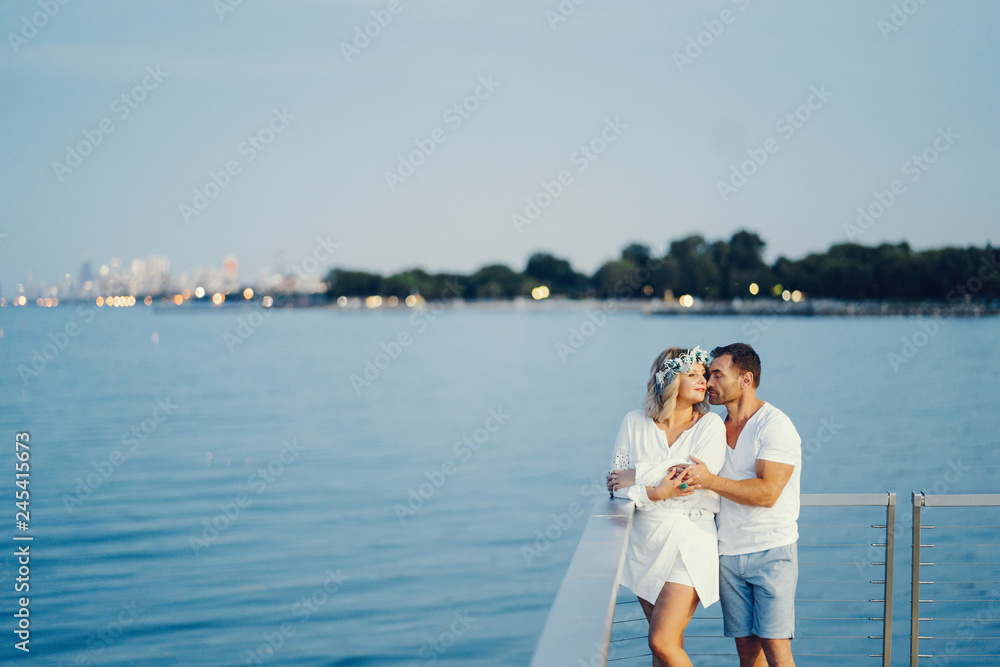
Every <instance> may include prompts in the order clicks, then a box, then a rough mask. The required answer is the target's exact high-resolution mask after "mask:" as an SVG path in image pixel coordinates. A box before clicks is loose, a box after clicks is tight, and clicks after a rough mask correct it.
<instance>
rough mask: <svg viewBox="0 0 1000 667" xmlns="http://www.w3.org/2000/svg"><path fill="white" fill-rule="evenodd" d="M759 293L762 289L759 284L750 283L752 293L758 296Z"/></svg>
mask: <svg viewBox="0 0 1000 667" xmlns="http://www.w3.org/2000/svg"><path fill="white" fill-rule="evenodd" d="M759 291H760V287H758V286H757V283H750V293H751V294H753V295H756V294H757V292H759Z"/></svg>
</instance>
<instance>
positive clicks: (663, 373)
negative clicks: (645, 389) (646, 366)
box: [656, 347, 709, 396]
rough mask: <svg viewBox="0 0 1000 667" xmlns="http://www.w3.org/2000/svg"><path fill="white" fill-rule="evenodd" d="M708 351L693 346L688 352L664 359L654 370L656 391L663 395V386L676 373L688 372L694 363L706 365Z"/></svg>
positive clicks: (672, 379) (668, 382)
mask: <svg viewBox="0 0 1000 667" xmlns="http://www.w3.org/2000/svg"><path fill="white" fill-rule="evenodd" d="M708 359H709V357H708V352H706V351H705V350H703V349H701V348H700V347H695V348H694V349H692V350H691V351H690V352H688V353H686V354H682V355H681V356H679V357H674V358H672V359H664V360H663V363H662V364H661V365H660V370H658V371H656V393H657V394H658V395H660V396H663V388H664V387H665V386H667V385H668V384H670V383H671V382H673V381H674V377H676V376H677V374H678V373H688V372H690V371H691V367H692V366H694V365H695V364H702V365H704V366H708Z"/></svg>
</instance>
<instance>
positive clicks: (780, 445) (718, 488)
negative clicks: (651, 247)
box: [686, 343, 802, 667]
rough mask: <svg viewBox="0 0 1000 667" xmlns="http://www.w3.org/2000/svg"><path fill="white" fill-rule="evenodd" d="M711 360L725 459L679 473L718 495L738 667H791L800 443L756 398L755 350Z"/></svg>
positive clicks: (731, 351)
mask: <svg viewBox="0 0 1000 667" xmlns="http://www.w3.org/2000/svg"><path fill="white" fill-rule="evenodd" d="M712 357H713V359H712V363H711V366H709V375H710V377H709V381H708V400H709V402H710V403H711V404H713V405H725V406H726V410H727V411H728V415H727V416H726V421H725V423H726V441H727V444H728V445H729V447H728V448H727V449H726V462H725V464H724V465H723V467H722V470H720V471H719V474H718V475H713V474H712V473H711V472H710V471H709V470H708V468H707V467H706V466H705V464H704V463H702V462H701V461H699V460H698V459H695V458H694V457H692V460H693V461H694V462H695V463H696V465H694V466H691V467H690V468H688V470H687V471H686V476H687V480H688V481H691V482H692V484H696V485H698V486H700V487H701V488H704V489H708V490H710V491H714V492H716V493H717V494H719V496H721V507H720V509H719V514H718V516H717V522H718V528H719V589H720V590H719V592H720V596H721V601H722V616H723V633H724V634H725V635H726V636H727V637H734V638H735V639H736V651H737V653H739V656H740V667H754V666H756V667H763V666H764V665H765V664H767V665H770V667H786V666H789V665H794V664H795V661H794V659H793V658H792V645H791V638H792V637H793V635H794V630H795V584H796V581H797V580H798V555H797V549H796V542H797V541H798V538H799V534H798V524H797V520H798V516H799V474H800V472H801V467H802V439H801V438H800V437H799V434H798V433H797V432H796V430H795V427H794V426H793V425H792V422H791V420H790V419H789V418H788V417H787V416H785V414H784V413H783V412H781V410H778V409H777V408H776V407H774V406H773V405H771V404H769V403H765V402H764V401H762V400H760V399H759V398H757V387H758V385H759V384H760V357H758V356H757V353H756V352H755V351H754V349H753V348H752V347H750V346H749V345H746V344H744V343H733V344H732V345H726V346H724V347H717V348H715V349H714V350H712ZM762 651H763V656H762V655H761V652H762ZM765 656H766V658H767V663H765V662H764V661H763V658H764V657H765Z"/></svg>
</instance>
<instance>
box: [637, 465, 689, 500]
mask: <svg viewBox="0 0 1000 667" xmlns="http://www.w3.org/2000/svg"><path fill="white" fill-rule="evenodd" d="M686 480H687V470H686V469H685V470H683V471H680V472H679V473H674V474H673V475H670V476H667V477H664V478H663V479H661V480H660V483H659V484H657V485H656V486H647V487H646V495H647V496H648V497H649V499H650V500H654V501H655V500H669V499H670V498H683V497H684V496H690V495H691V494H692V493H694V492H695V491H697V490H698V489H700V488H701V487H700V486H699V485H697V484H692V483H691V482H689V481H686ZM681 484H685V488H683V489H682V488H681Z"/></svg>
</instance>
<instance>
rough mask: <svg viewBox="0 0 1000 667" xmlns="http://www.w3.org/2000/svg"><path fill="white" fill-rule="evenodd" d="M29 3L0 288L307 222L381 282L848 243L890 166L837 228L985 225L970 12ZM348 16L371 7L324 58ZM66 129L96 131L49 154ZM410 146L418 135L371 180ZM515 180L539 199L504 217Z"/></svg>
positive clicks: (11, 5) (0, 197)
mask: <svg viewBox="0 0 1000 667" xmlns="http://www.w3.org/2000/svg"><path fill="white" fill-rule="evenodd" d="M226 1H227V0H219V3H217V5H218V4H221V3H223V2H226ZM233 1H234V2H235V0H233ZM48 4H49V3H48V2H46V0H41V2H39V0H34V1H27V0H9V1H7V2H4V3H3V4H2V5H0V28H2V33H3V35H4V39H3V43H2V44H0V90H2V91H3V92H2V97H3V104H2V105H0V127H2V131H0V160H2V169H3V178H2V179H0V202H2V204H3V209H2V210H3V213H2V217H0V234H3V235H4V236H0V282H2V284H3V293H4V294H5V295H7V296H9V295H10V294H11V293H12V292H13V290H14V289H15V285H16V283H17V282H20V281H22V280H24V278H25V276H26V275H27V273H28V271H34V272H35V274H36V276H37V278H38V279H39V280H43V281H54V280H56V279H58V278H59V277H60V276H61V275H62V274H64V273H66V272H70V273H73V274H74V275H75V274H76V271H77V269H78V267H79V265H80V262H81V260H82V258H83V257H84V256H85V255H86V256H89V257H91V258H92V259H93V261H94V262H95V263H97V264H100V263H105V262H107V261H108V260H109V259H110V258H111V257H119V258H121V259H123V260H126V261H127V260H128V259H131V258H133V257H145V256H148V255H152V254H161V255H167V256H169V257H170V258H171V261H172V264H173V270H174V273H175V274H176V273H179V272H180V271H183V270H189V269H193V268H195V267H196V266H199V265H201V266H217V265H219V264H220V263H221V261H222V258H223V256H224V255H226V254H230V253H231V254H234V255H236V256H237V257H238V258H239V260H240V269H241V274H242V275H243V276H245V277H248V278H253V277H256V276H257V274H258V272H259V269H260V268H263V267H269V266H271V265H272V263H273V260H274V257H275V253H276V252H277V250H278V249H283V250H284V254H285V257H286V260H287V261H288V262H289V263H295V262H296V261H297V260H300V259H301V258H303V257H306V256H309V255H311V254H312V253H313V251H314V249H315V248H316V246H317V242H316V239H317V238H318V237H323V238H330V239H332V240H333V241H335V242H336V243H337V244H338V248H337V251H336V253H335V257H333V259H332V260H330V262H329V263H328V264H329V265H337V266H343V267H351V268H364V269H368V270H373V271H378V272H382V273H389V272H393V271H397V270H401V269H404V268H408V267H412V266H423V267H424V268H426V269H428V270H430V271H459V272H470V271H472V270H474V269H476V268H478V267H480V266H482V265H484V264H488V263H493V262H502V263H506V264H508V265H510V266H512V267H513V268H515V269H522V268H523V267H524V264H525V262H526V260H527V258H528V256H529V255H530V254H531V253H532V252H535V251H538V250H545V251H549V252H552V253H554V254H556V255H557V256H561V257H566V258H568V259H569V260H570V261H571V262H572V263H573V265H574V267H575V268H577V269H578V270H582V271H585V272H591V271H593V270H594V269H596V268H597V267H598V266H599V265H600V264H601V263H602V262H603V261H605V260H607V259H609V258H612V257H614V256H617V254H618V252H619V251H620V249H621V248H622V247H623V246H625V245H626V244H628V243H630V242H633V241H638V242H643V243H647V244H650V245H652V246H653V247H654V249H657V250H659V249H662V248H663V247H664V246H665V244H666V243H667V242H668V241H669V240H672V239H677V238H680V237H682V236H685V235H688V234H691V233H700V234H703V235H704V236H706V237H708V238H709V239H716V238H728V236H729V235H730V234H732V233H733V232H734V231H735V230H737V229H742V228H747V229H751V230H754V231H756V232H758V233H759V234H761V236H762V237H763V238H764V239H765V240H766V241H767V242H768V249H767V256H768V259H772V260H773V259H774V258H775V257H777V256H778V255H782V254H783V255H786V256H789V257H799V256H801V255H803V254H805V253H807V252H809V251H816V250H824V249H826V248H827V247H828V246H829V245H830V244H832V243H838V242H843V241H846V240H848V236H847V232H846V231H845V225H850V224H852V223H855V221H856V219H857V217H858V213H857V209H858V207H863V208H868V207H870V206H871V205H872V204H873V203H874V202H877V198H876V195H875V193H876V192H883V191H890V192H891V184H892V183H893V181H897V180H898V181H900V184H899V185H900V186H902V189H901V190H900V191H901V194H898V195H896V196H894V201H892V203H891V205H888V206H887V207H886V209H885V210H884V213H883V214H882V215H881V216H880V217H878V218H877V219H876V220H874V221H873V224H871V225H870V226H869V227H868V228H867V229H864V230H862V231H863V233H862V234H861V236H860V237H857V238H856V240H857V241H858V242H861V243H866V244H871V243H878V242H881V241H886V240H888V241H892V242H897V241H901V240H906V241H909V242H910V243H911V244H912V245H913V246H914V247H916V248H926V247H938V246H945V245H970V244H971V245H984V244H985V243H986V242H987V241H988V240H992V241H993V242H994V243H995V242H996V240H997V239H996V234H995V230H996V229H997V225H996V222H997V211H998V210H1000V206H998V204H1000V201H998V199H1000V188H996V187H994V184H993V180H994V179H995V176H996V173H997V170H996V166H995V160H996V158H997V156H998V155H1000V150H998V149H1000V129H998V126H997V123H996V119H995V110H996V109H997V108H998V107H1000V104H998V102H1000V99H998V97H1000V85H998V84H1000V81H998V79H1000V67H998V64H1000V58H998V56H1000V42H998V40H997V39H996V35H997V34H1000V5H997V4H996V3H993V2H987V1H982V2H975V1H971V0H966V1H958V2H949V3H944V2H936V1H934V0H928V1H926V2H924V3H923V4H921V3H920V2H918V0H908V1H907V2H899V1H898V0H897V1H896V2H889V1H884V0H865V1H864V2H860V1H853V0H852V1H848V2H838V3H812V2H810V3H774V2H763V1H761V0H738V1H736V2H734V1H730V0H717V1H715V2H683V3H680V2H653V1H635V2H617V3H612V2H599V1H598V0H588V1H586V2H583V3H582V4H580V5H578V6H577V5H574V4H573V3H572V0H564V2H562V6H563V7H570V6H572V7H575V11H574V12H573V13H572V14H571V15H569V16H567V17H562V16H560V18H565V19H566V20H564V21H560V22H558V23H555V22H554V21H553V17H554V16H557V15H558V14H557V13H558V12H559V7H560V2H559V1H558V0H547V1H538V2H529V1H526V0H503V1H499V0H497V1H494V2H458V1H457V0H450V1H445V0H400V1H399V3H398V5H396V4H392V3H390V1H389V0H379V1H376V2H319V1H314V0H284V1H280V2H279V1H277V0H272V1H267V0H243V2H242V3H240V4H239V5H237V6H235V7H234V8H233V11H230V12H226V13H224V14H222V15H221V17H220V14H219V12H218V10H217V8H216V7H215V6H213V2H211V1H210V0H198V1H172V2H143V3H137V2H128V1H125V0H121V1H115V0H107V1H104V2H100V3H95V2H82V1H80V0H77V1H76V2H69V4H67V5H65V6H61V5H58V3H57V2H56V0H52V2H51V4H52V5H53V6H58V11H56V12H54V14H53V15H52V16H51V17H48V16H45V17H44V20H43V19H42V18H41V17H42V15H41V14H40V13H41V12H42V11H43V9H42V7H43V6H48ZM390 5H391V6H392V7H391V8H393V9H395V10H396V12H397V13H395V14H392V13H391V12H390V11H389V9H390ZM894 7H895V9H894ZM904 10H908V11H909V12H910V13H906V11H904ZM49 11H50V13H51V12H52V9H51V8H50V10H49ZM894 11H895V12H896V15H895V18H896V24H898V25H894V24H893V23H892V20H893V13H894ZM372 12H375V13H376V15H380V16H381V17H382V18H383V21H384V22H385V18H386V17H387V16H388V17H391V21H388V22H387V24H386V25H385V26H379V27H378V34H377V36H375V37H372V38H371V39H370V41H369V42H368V43H367V44H366V45H365V46H364V47H363V48H358V47H355V48H357V52H353V53H351V54H349V55H350V62H348V57H345V54H344V52H343V48H342V44H344V43H347V44H352V41H353V40H354V39H355V36H356V29H359V30H361V31H363V30H364V29H365V26H366V24H369V23H371V22H372V21H374V20H375V18H374V17H373V15H372ZM904 18H905V22H904V20H903V19H904ZM32 20H34V21H35V23H36V24H42V25H41V27H38V28H37V30H36V31H32V30H31V29H30V28H26V27H25V26H26V23H25V22H26V21H27V23H28V24H30V23H31V22H32ZM880 22H882V23H880ZM374 26H375V24H372V25H370V26H368V27H369V30H370V31H371V32H376V30H375V27H374ZM887 26H889V27H887ZM891 28H898V29H896V30H891ZM890 30H891V31H890ZM713 32H714V33H715V34H713ZM26 35H30V37H26ZM689 39H690V40H691V41H689ZM698 41H701V43H702V45H701V46H700V52H699V49H698V47H693V46H691V44H692V42H693V43H695V44H697V42H698ZM359 44H364V42H363V41H359ZM688 49H689V50H688ZM686 50H688V52H687V55H688V56H693V57H690V60H689V61H686V62H681V63H680V66H678V60H677V57H676V56H675V54H685V51H686ZM151 71H152V72H158V76H157V77H152V76H151V75H150V74H149V73H150V72H151ZM482 81H487V82H490V85H489V86H488V87H487V86H484V85H483V84H482ZM144 83H145V86H146V87H145V88H143V85H144ZM136 86H139V87H140V90H139V91H138V94H135V95H133V92H132V91H133V90H134V89H135V87H136ZM477 89H478V92H479V93H480V98H479V99H476V98H475V95H476V92H477ZM816 91H819V92H820V93H822V95H821V96H816ZM122 95H126V101H122V100H121V96H122ZM469 96H472V100H471V101H467V107H469V108H471V109H472V110H468V109H467V110H466V111H465V117H461V116H458V115H457V112H454V111H452V112H450V113H449V109H452V107H453V105H455V104H462V103H463V100H467V98H469ZM136 97H143V98H144V99H141V101H137V100H136V99H135V98H136ZM116 100H118V101H117V102H116ZM127 102H131V106H132V107H134V108H130V107H128V106H127ZM810 102H811V103H812V107H813V108H809V106H808V104H809V103H810ZM803 105H806V106H803ZM126 109H127V111H128V114H127V115H125V110H126ZM796 113H798V114H799V120H798V121H796V122H795V125H796V126H792V125H791V124H790V123H789V122H788V121H785V123H784V124H782V123H780V121H781V120H782V119H783V118H785V116H786V115H787V114H792V116H793V118H794V116H795V114H796ZM276 114H277V116H276ZM456 119H458V120H460V121H461V122H460V123H458V120H456ZM102 122H104V127H105V128H107V127H110V128H111V129H112V131H111V132H110V133H104V132H101V135H102V136H101V140H100V142H99V143H97V142H93V141H91V140H90V139H88V138H87V135H86V134H85V133H89V136H90V137H91V138H93V137H96V136H97V134H95V132H97V131H99V130H100V128H101V123H102ZM612 126H613V127H615V128H616V130H615V131H613V132H612V131H607V130H606V129H605V128H610V127H612ZM273 128H280V131H275V129H273ZM789 128H791V130H794V131H790V130H789ZM948 128H950V131H949V129H948ZM435 131H437V133H436V134H435ZM602 131H604V132H605V136H604V137H602ZM253 136H257V137H258V139H257V141H258V142H263V140H269V141H270V143H266V145H265V144H264V143H259V145H260V146H261V147H262V148H261V150H257V149H252V148H251V144H250V143H247V142H248V138H249V137H253ZM435 136H436V137H437V139H438V140H439V141H440V140H441V139H442V138H443V142H435V141H434V138H433V137H435ZM939 136H950V137H951V138H950V139H949V140H948V141H938V144H937V148H935V141H936V139H937V138H938V137H939ZM611 139H613V140H611ZM80 142H84V144H85V145H84V147H83V148H84V150H87V148H88V146H87V145H86V144H87V143H92V144H96V145H92V146H90V147H89V148H91V149H92V150H91V151H90V152H89V154H88V155H86V156H83V157H81V158H80V161H79V164H78V165H77V166H75V167H73V168H72V169H70V170H68V171H67V170H66V169H63V168H61V167H58V166H54V163H60V164H68V163H67V162H66V161H67V146H70V147H75V146H78V145H79V144H80ZM418 142H420V143H422V145H424V146H425V148H426V147H428V146H429V145H431V144H433V146H434V150H433V152H432V153H430V155H427V156H417V158H418V160H417V161H421V160H420V159H419V158H421V157H422V158H423V159H422V164H420V165H419V166H417V167H415V168H414V170H413V173H412V174H411V175H407V176H406V177H405V178H403V179H402V180H401V182H400V181H399V180H395V179H394V180H395V182H394V184H393V187H390V185H389V184H387V179H386V173H387V172H392V171H395V170H397V169H398V168H399V159H400V158H399V156H400V155H403V156H407V155H409V154H410V153H412V152H413V151H415V150H419V149H418V145H417V143H418ZM428 142H431V144H428ZM592 142H593V143H592ZM586 145H592V146H593V147H594V149H595V153H592V154H591V155H592V157H593V159H590V158H586V157H582V156H583V155H584V154H583V153H581V152H580V148H581V146H586ZM765 147H770V149H771V152H768V151H767V150H766V149H765ZM597 149H600V150H601V151H602V152H600V153H599V154H596V151H597ZM939 149H944V150H939ZM748 151H750V154H748ZM924 151H930V152H929V153H928V155H929V156H930V157H933V158H935V161H934V163H933V164H927V165H924V166H925V167H926V168H914V167H913V164H912V163H911V164H910V166H909V167H910V168H909V169H907V167H906V163H907V161H908V160H910V159H911V157H912V156H914V155H920V154H922V153H924ZM426 152H429V151H426ZM251 154H252V155H253V160H252V161H251V160H249V157H250V155H251ZM752 155H756V156H757V157H758V161H759V162H763V164H759V165H756V164H747V165H744V162H745V161H746V160H748V159H751V157H752ZM762 155H766V158H767V159H766V161H764V160H762ZM227 163H232V165H235V168H234V173H233V174H229V175H228V179H227V177H225V176H217V177H216V180H217V181H219V182H221V183H225V187H221V188H218V190H217V191H215V190H213V188H212V187H211V186H210V185H209V184H211V183H212V173H213V172H215V173H216V174H218V172H220V171H224V170H225V169H226V165H227ZM232 165H231V166H232ZM584 165H585V166H586V169H585V170H583V169H582V167H583V166H584ZM741 165H743V168H744V171H745V172H752V173H751V175H749V176H746V178H745V182H741V181H740V180H739V177H737V178H736V180H735V181H731V180H730V179H731V177H732V173H733V169H734V168H735V169H737V170H739V169H740V168H741ZM404 171H405V170H404ZM561 172H565V173H563V176H564V178H565V185H562V187H561V190H560V189H559V188H558V187H556V186H552V185H550V186H549V189H550V190H551V191H553V192H557V193H558V194H557V196H555V197H553V198H552V199H551V200H548V199H546V196H545V193H546V189H545V186H544V185H543V182H548V183H552V182H553V181H558V178H559V175H560V173H561ZM397 175H398V172H397ZM917 175H919V178H917ZM720 183H729V185H730V187H732V188H733V189H732V190H727V191H726V192H725V193H720V185H719V184H720ZM733 183H738V184H739V186H738V187H736V186H733V185H732V184H733ZM206 186H209V187H208V193H210V194H214V195H215V196H214V197H213V198H211V199H210V200H209V199H207V198H206V201H207V206H205V207H204V210H201V211H199V212H198V214H197V215H191V214H189V215H187V216H185V214H184V211H183V210H182V209H181V206H182V205H186V206H190V207H191V208H192V209H193V208H194V203H195V202H196V199H197V198H196V196H195V190H196V189H197V190H198V191H200V192H203V193H204V192H205V188H206ZM526 198H527V199H531V200H535V201H537V202H538V203H540V204H548V205H547V207H545V208H544V209H541V208H540V209H539V210H540V214H539V215H538V216H537V217H536V218H535V219H534V220H532V221H531V224H528V225H516V224H515V222H513V221H512V215H514V214H519V215H522V216H523V215H525V213H526V208H528V204H527V203H526ZM883 201H887V200H886V198H885V196H883ZM202 203H205V202H202ZM873 210H875V211H878V207H875V209H873ZM529 212H530V211H529ZM189 213H190V212H189ZM185 218H187V219H185ZM324 268H325V267H324Z"/></svg>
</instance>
